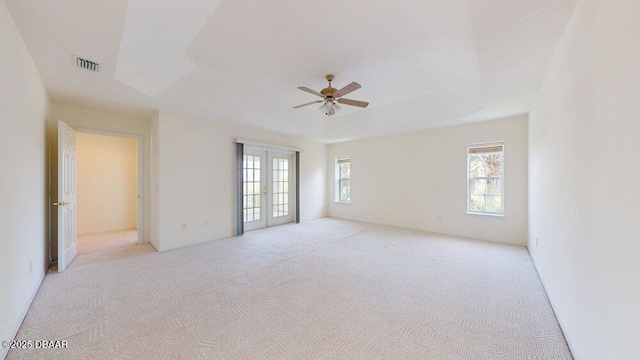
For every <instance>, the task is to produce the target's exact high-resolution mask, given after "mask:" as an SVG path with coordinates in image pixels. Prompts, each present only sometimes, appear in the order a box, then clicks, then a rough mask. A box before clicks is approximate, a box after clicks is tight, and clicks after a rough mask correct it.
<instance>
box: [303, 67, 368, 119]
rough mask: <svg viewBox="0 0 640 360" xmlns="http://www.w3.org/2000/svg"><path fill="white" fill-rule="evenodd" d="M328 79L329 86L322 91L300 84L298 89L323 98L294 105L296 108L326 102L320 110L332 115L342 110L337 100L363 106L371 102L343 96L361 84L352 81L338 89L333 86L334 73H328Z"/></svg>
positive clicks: (358, 87) (345, 103)
mask: <svg viewBox="0 0 640 360" xmlns="http://www.w3.org/2000/svg"><path fill="white" fill-rule="evenodd" d="M325 78H326V79H327V81H328V82H329V87H326V88H324V89H322V90H320V92H317V91H315V90H311V89H309V88H308V87H305V86H298V89H300V90H302V91H306V92H308V93H310V94H313V95H317V96H320V97H321V98H322V100H316V101H312V102H309V103H306V104H302V105H298V106H294V107H293V108H294V109H299V108H301V107H305V106H309V105H313V104H319V103H322V102H323V103H324V104H322V106H320V110H321V111H322V112H323V113H324V114H325V115H327V116H331V115H333V114H335V113H337V112H338V111H340V106H338V104H336V102H338V103H340V104H344V105H351V106H358V107H361V108H366V107H367V106H369V103H368V102H366V101H359V100H351V99H343V98H342V97H343V96H345V95H347V94H349V93H351V92H353V91H356V90H358V89H360V88H361V86H360V84H358V83H357V82H352V83H351V84H349V85H347V86H345V87H343V88H342V89H340V90H336V89H335V88H332V87H331V81H333V75H327V76H326V77H325Z"/></svg>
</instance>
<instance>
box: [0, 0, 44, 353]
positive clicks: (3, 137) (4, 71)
mask: <svg viewBox="0 0 640 360" xmlns="http://www.w3.org/2000/svg"><path fill="white" fill-rule="evenodd" d="M0 48H1V49H2V51H0V125H1V126H2V128H1V130H0V144H2V151H1V152H0V168H1V170H0V199H2V205H1V206H0V211H1V213H0V249H1V250H0V339H1V340H8V339H13V338H14V336H15V334H16V332H17V331H18V328H19V326H20V324H21V323H22V319H23V318H24V315H25V314H26V312H27V310H28V308H29V305H30V304H31V301H32V299H33V296H34V295H35V293H36V291H37V290H38V287H39V286H40V283H41V281H42V278H43V277H44V274H45V272H46V270H47V268H48V266H49V260H48V252H47V235H46V234H47V231H46V222H47V220H46V214H45V203H46V201H47V200H46V173H45V169H46V151H45V117H46V116H47V111H48V99H47V95H46V92H45V89H44V86H43V84H42V81H41V79H40V76H39V74H38V72H37V70H36V68H35V66H34V64H33V61H32V59H31V56H30V55H29V53H28V51H27V48H26V46H25V44H24V42H23V40H22V37H21V36H20V34H19V33H18V30H17V28H16V26H15V23H14V22H13V19H12V18H11V16H10V14H9V11H8V10H7V7H6V5H5V3H4V1H0ZM6 353H7V349H5V348H0V358H4V357H5V355H6Z"/></svg>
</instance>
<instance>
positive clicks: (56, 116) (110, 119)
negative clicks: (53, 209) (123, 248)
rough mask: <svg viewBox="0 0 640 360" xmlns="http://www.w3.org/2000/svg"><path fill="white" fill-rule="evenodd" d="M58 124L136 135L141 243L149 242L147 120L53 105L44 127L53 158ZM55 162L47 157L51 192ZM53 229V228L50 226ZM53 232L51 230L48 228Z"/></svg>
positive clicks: (149, 167)
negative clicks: (140, 147) (140, 153)
mask: <svg viewBox="0 0 640 360" xmlns="http://www.w3.org/2000/svg"><path fill="white" fill-rule="evenodd" d="M58 120H63V121H64V122H66V123H67V124H69V125H70V126H71V127H74V128H85V129H93V130H102V131H110V132H116V133H123V134H130V135H140V136H142V142H143V165H144V166H143V170H142V179H143V192H142V197H143V204H144V207H143V213H144V215H143V221H142V222H143V227H142V228H143V234H144V241H145V242H148V241H149V239H150V227H149V226H150V223H151V222H150V208H151V196H150V188H151V186H150V178H151V176H150V169H151V148H150V143H151V120H150V119H149V118H148V117H143V116H131V115H127V114H123V113H121V112H116V111H108V110H100V109H94V108H86V107H82V106H76V105H69V104H64V103H60V102H56V101H54V102H53V103H52V104H51V121H49V122H48V123H47V140H48V141H47V142H48V144H49V146H48V148H49V152H50V154H56V152H57V146H58V138H57V131H58ZM57 166H58V165H57V158H56V157H55V156H51V155H50V167H51V169H52V174H53V176H52V177H51V185H52V189H54V190H55V189H57V178H56V169H57ZM54 225H55V224H54ZM52 229H54V230H55V226H54V227H52ZM51 241H52V246H51V248H52V252H53V253H54V254H55V253H56V251H57V243H56V241H57V238H56V234H55V231H54V232H53V233H52V239H51Z"/></svg>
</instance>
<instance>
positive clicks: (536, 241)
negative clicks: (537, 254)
mask: <svg viewBox="0 0 640 360" xmlns="http://www.w3.org/2000/svg"><path fill="white" fill-rule="evenodd" d="M536 246H538V238H536Z"/></svg>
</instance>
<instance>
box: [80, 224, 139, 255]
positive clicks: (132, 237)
mask: <svg viewBox="0 0 640 360" xmlns="http://www.w3.org/2000/svg"><path fill="white" fill-rule="evenodd" d="M77 241H78V254H86V253H90V252H94V251H101V250H106V249H113V248H117V247H122V246H129V245H134V244H137V243H138V231H137V230H136V229H130V230H121V231H109V232H103V233H97V234H86V235H78V238H77Z"/></svg>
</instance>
